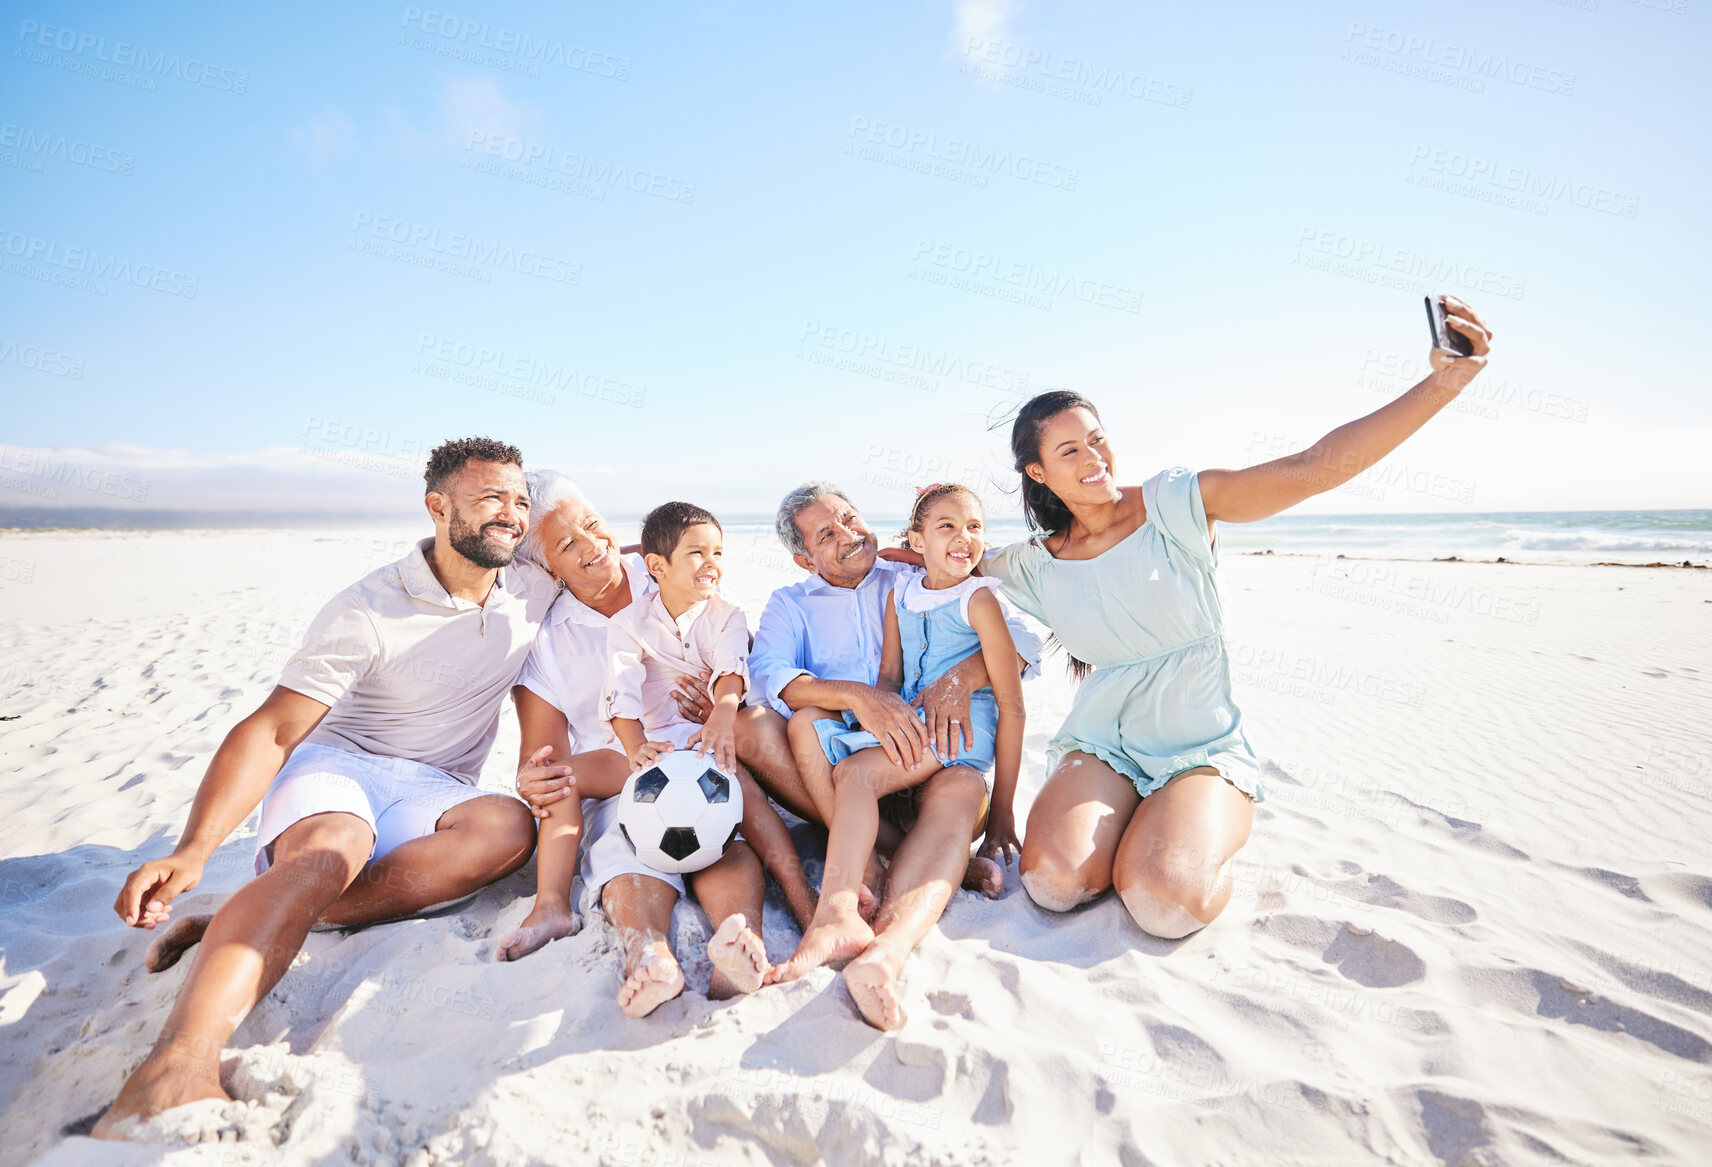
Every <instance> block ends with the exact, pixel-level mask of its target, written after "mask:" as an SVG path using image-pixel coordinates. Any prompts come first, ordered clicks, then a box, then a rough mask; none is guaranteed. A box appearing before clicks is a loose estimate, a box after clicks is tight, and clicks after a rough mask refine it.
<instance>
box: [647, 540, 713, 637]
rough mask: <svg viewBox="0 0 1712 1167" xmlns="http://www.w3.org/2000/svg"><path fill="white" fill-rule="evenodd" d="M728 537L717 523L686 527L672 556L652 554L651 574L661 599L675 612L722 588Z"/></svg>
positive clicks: (677, 612) (669, 609) (650, 555)
mask: <svg viewBox="0 0 1712 1167" xmlns="http://www.w3.org/2000/svg"><path fill="white" fill-rule="evenodd" d="M724 558H725V536H724V535H722V534H721V533H720V530H719V527H718V526H717V525H716V524H714V523H696V524H694V525H692V526H689V527H685V528H684V533H683V534H682V535H680V536H678V545H677V547H676V548H674V549H673V551H672V555H671V558H669V559H668V558H667V557H666V556H664V555H654V554H649V556H648V573H649V574H650V575H652V576H653V577H654V579H655V581H656V582H658V583H659V585H660V600H661V602H662V603H664V604H665V605H666V610H667V611H669V612H671V613H672V615H674V616H676V615H679V614H680V613H681V612H682V611H683V610H684V609H686V608H689V607H692V606H694V605H695V604H698V603H700V602H701V601H703V600H705V599H708V598H710V597H711V596H712V595H713V594H714V593H715V592H717V591H718V590H719V580H720V577H721V575H722V574H723V569H722V566H721V565H722V562H723V560H724Z"/></svg>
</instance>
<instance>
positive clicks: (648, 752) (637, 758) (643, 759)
mask: <svg viewBox="0 0 1712 1167" xmlns="http://www.w3.org/2000/svg"><path fill="white" fill-rule="evenodd" d="M671 752H672V743H671V742H643V743H642V744H641V745H639V746H637V747H636V752H635V753H634V754H631V755H630V772H631V773H632V774H634V773H636V771H638V770H640V769H642V768H643V767H644V766H652V765H653V764H654V763H655V762H656V761H657V760H659V758H660V756H661V755H663V754H669V753H671Z"/></svg>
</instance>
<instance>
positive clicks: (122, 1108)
mask: <svg viewBox="0 0 1712 1167" xmlns="http://www.w3.org/2000/svg"><path fill="white" fill-rule="evenodd" d="M202 1068H203V1063H200V1062H198V1063H188V1062H181V1061H179V1060H177V1059H173V1058H171V1057H170V1056H169V1057H166V1058H150V1059H149V1061H147V1062H144V1063H143V1065H142V1066H140V1067H138V1069H137V1072H136V1073H134V1074H132V1075H131V1077H130V1079H129V1080H128V1081H126V1083H125V1086H124V1088H123V1089H122V1090H120V1091H119V1096H118V1097H117V1098H115V1099H113V1105H111V1106H109V1107H108V1108H107V1113H106V1114H103V1115H102V1116H101V1118H100V1121H98V1122H97V1123H96V1124H95V1127H94V1129H93V1130H91V1131H90V1132H89V1134H90V1137H92V1138H97V1139H115V1140H117V1139H131V1138H137V1137H138V1136H144V1137H150V1136H153V1135H154V1134H155V1133H156V1124H157V1123H159V1122H161V1121H162V1120H167V1119H176V1120H178V1121H177V1122H175V1123H174V1124H173V1126H174V1129H175V1130H176V1129H178V1128H179V1127H180V1126H182V1127H184V1128H186V1129H187V1130H188V1133H187V1134H185V1135H183V1136H178V1135H172V1136H165V1137H171V1138H173V1139H174V1141H177V1142H185V1143H196V1142H215V1141H219V1138H220V1133H221V1130H222V1125H221V1124H220V1123H219V1122H218V1121H213V1122H209V1121H206V1120H208V1119H209V1118H211V1117H212V1118H214V1119H216V1120H217V1119H218V1113H217V1110H216V1108H214V1107H210V1106H208V1105H207V1104H208V1103H219V1104H220V1105H221V1106H222V1107H223V1106H225V1105H226V1104H227V1103H230V1102H231V1101H232V1099H231V1096H230V1095H228V1094H227V1093H226V1091H225V1090H223V1089H222V1088H221V1086H220V1076H219V1072H218V1069H217V1068H213V1069H210V1070H209V1072H206V1073H203V1072H199V1071H200V1070H201V1069H202ZM192 1104H197V1105H198V1109H197V1110H196V1111H195V1112H194V1113H192V1112H186V1113H185V1114H182V1115H176V1116H174V1115H172V1114H171V1113H170V1112H172V1111H173V1110H175V1109H177V1108H180V1107H185V1106H190V1105H192ZM145 1127H146V1128H147V1129H146V1130H145V1129H144V1128H145ZM192 1128H194V1129H192Z"/></svg>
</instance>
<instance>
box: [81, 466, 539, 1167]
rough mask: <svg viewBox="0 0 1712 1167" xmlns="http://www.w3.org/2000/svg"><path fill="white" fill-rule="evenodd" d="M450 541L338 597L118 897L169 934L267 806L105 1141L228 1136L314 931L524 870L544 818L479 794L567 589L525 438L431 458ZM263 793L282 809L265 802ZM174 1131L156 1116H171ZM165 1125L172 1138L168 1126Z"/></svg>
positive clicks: (167, 950) (137, 920) (416, 908)
mask: <svg viewBox="0 0 1712 1167" xmlns="http://www.w3.org/2000/svg"><path fill="white" fill-rule="evenodd" d="M425 477H426V479H427V493H426V498H425V500H424V501H425V503H426V505H427V508H428V513H429V515H430V516H432V518H433V520H434V536H433V538H431V539H424V540H422V541H421V542H420V543H419V544H417V546H416V547H415V548H413V549H412V550H411V552H410V554H409V555H406V556H405V557H404V558H403V559H401V560H399V561H398V562H397V563H393V564H390V565H388V566H386V567H383V568H381V569H380V570H378V571H375V572H373V573H371V574H370V575H368V576H367V577H365V578H364V579H362V580H359V581H358V582H357V583H355V584H352V585H351V586H350V587H349V588H346V589H345V590H344V591H343V592H341V593H340V594H339V595H338V596H336V597H334V598H333V600H332V601H331V602H330V603H328V604H327V606H326V607H324V608H323V609H322V610H321V612H320V614H319V615H318V616H316V618H315V620H314V621H313V623H311V625H310V627H309V632H308V635H307V636H306V637H305V638H304V642H303V647H302V648H301V649H299V650H298V652H297V654H296V655H295V656H293V657H292V658H291V660H290V661H289V662H287V664H286V666H285V670H284V673H283V675H282V676H281V677H280V682H279V685H278V687H276V688H275V689H274V690H273V692H272V693H271V694H270V695H269V696H268V698H267V700H266V701H264V702H263V703H262V705H261V707H260V708H259V709H257V710H256V711H255V712H254V713H252V714H251V715H250V716H249V717H247V718H245V719H244V720H243V721H241V722H239V723H238V725H237V726H236V727H235V728H234V729H233V730H232V731H231V733H229V734H227V735H226V740H225V741H224V742H223V743H222V744H221V746H220V748H219V750H218V751H216V753H215V755H214V758H213V761H212V762H210V763H209V766H208V772H207V775H206V776H205V777H204V778H203V780H202V785H201V786H200V788H198V790H197V792H196V800H195V802H194V803H193V804H192V806H191V809H190V819H189V822H188V824H187V825H186V827H185V831H184V835H183V837H182V838H181V839H180V840H179V843H178V847H177V848H176V849H175V850H174V851H173V853H172V854H171V855H170V856H168V857H166V858H165V859H154V860H150V861H149V862H147V863H145V864H143V865H142V866H141V867H139V868H138V869H137V870H136V871H134V872H132V873H131V876H130V878H129V879H127V880H126V881H125V886H124V888H123V890H121V891H120V893H119V898H118V900H117V901H115V903H114V905H113V907H114V910H115V911H117V912H118V913H119V915H120V917H121V918H122V919H124V921H125V923H127V924H130V925H132V926H134V927H138V928H148V929H153V928H155V927H156V926H158V925H161V924H164V923H166V922H167V919H168V916H169V915H170V913H171V911H172V903H173V900H174V899H175V898H176V897H177V896H179V895H181V894H182V893H184V892H186V891H188V890H189V889H191V888H193V887H195V886H196V884H197V882H198V881H199V880H200V879H201V878H202V871H203V866H204V864H205V863H206V862H207V861H208V859H209V857H210V856H212V854H213V853H214V850H215V848H217V847H218V846H219V845H220V844H221V842H223V841H224V840H225V838H226V836H227V835H228V834H230V833H231V832H232V831H233V830H234V829H235V828H236V827H237V826H238V825H239V824H240V823H242V822H243V821H244V820H245V819H246V818H247V817H248V816H249V814H250V812H251V811H252V810H254V809H255V807H256V804H257V803H258V802H259V803H261V806H262V810H261V818H260V823H259V827H258V830H257V836H256V844H257V850H256V860H255V867H256V878H254V879H252V880H251V881H250V882H249V883H247V884H245V885H244V886H243V887H242V888H240V889H239V890H238V891H237V892H236V893H234V894H233V896H232V897H231V898H230V899H229V900H227V901H226V903H225V904H224V905H223V906H222V907H221V908H220V910H219V911H218V912H217V913H215V914H214V915H213V916H197V917H189V918H185V919H181V920H179V921H178V922H176V923H175V924H173V925H172V926H171V927H170V928H168V929H167V930H166V931H165V932H164V933H163V934H162V935H161V937H160V938H159V939H157V940H156V941H155V942H154V943H153V944H152V945H151V946H150V947H149V951H148V953H147V955H146V956H145V957H144V964H145V965H146V967H147V968H148V969H149V971H151V972H159V971H161V970H162V969H165V968H168V967H170V966H171V965H172V964H174V963H175V962H176V961H177V960H178V959H179V957H180V956H182V955H183V954H184V952H185V951H186V950H187V949H188V948H190V947H191V946H192V945H194V944H197V943H198V942H199V941H200V943H201V948H200V950H199V951H198V953H197V956H196V961H195V963H194V965H193V966H192V968H191V970H190V975H189V976H188V977H187V978H186V980H185V982H184V985H183V987H182V988H181V989H180V990H179V995H178V1000H177V1002H176V1003H175V1004H174V1006H173V1009H172V1013H171V1015H170V1016H169V1017H168V1018H167V1022H166V1026H165V1028H164V1029H163V1030H162V1031H161V1035H160V1038H159V1039H158V1040H157V1041H156V1042H155V1044H154V1048H153V1050H152V1051H151V1052H150V1053H149V1056H148V1058H147V1059H146V1060H145V1061H144V1062H143V1064H142V1065H141V1066H139V1067H138V1068H137V1069H136V1071H135V1072H133V1073H132V1074H131V1076H130V1078H129V1079H128V1080H127V1081H126V1082H125V1085H124V1087H123V1088H122V1089H121V1090H120V1091H119V1096H118V1098H117V1099H115V1100H114V1102H113V1105H112V1106H111V1107H110V1108H109V1109H108V1111H107V1113H106V1114H105V1115H103V1116H102V1118H101V1120H100V1122H99V1123H97V1124H96V1126H95V1129H94V1131H93V1132H92V1133H93V1134H94V1135H95V1136H96V1137H98V1138H125V1137H128V1136H129V1135H134V1134H138V1133H144V1132H141V1131H139V1130H138V1127H139V1126H140V1124H141V1123H144V1122H147V1121H148V1120H150V1119H152V1118H154V1117H155V1116H157V1115H160V1114H161V1113H162V1112H163V1111H166V1110H169V1109H171V1108H173V1107H181V1106H186V1104H190V1103H202V1104H203V1106H201V1107H198V1108H191V1109H187V1110H186V1111H184V1112H183V1113H182V1116H181V1118H180V1117H169V1119H168V1120H167V1121H168V1122H169V1123H170V1124H175V1125H174V1132H175V1133H176V1132H178V1129H179V1128H180V1127H183V1128H185V1132H186V1133H189V1134H190V1135H191V1136H192V1137H193V1138H195V1137H201V1138H207V1137H218V1136H219V1135H220V1134H221V1133H222V1131H221V1130H220V1129H219V1128H220V1127H221V1126H222V1122H221V1119H220V1114H219V1112H220V1110H221V1109H222V1108H221V1106H220V1105H219V1104H222V1103H225V1102H227V1101H229V1099H228V1096H227V1095H226V1093H225V1091H224V1090H223V1089H222V1087H221V1083H220V1073H219V1071H220V1053H221V1050H222V1049H223V1047H224V1046H225V1044H226V1041H227V1039H228V1038H230V1037H231V1035H232V1031H233V1030H234V1029H236V1028H237V1025H238V1023H239V1022H240V1021H241V1020H242V1019H243V1018H244V1016H245V1015H246V1014H247V1013H249V1011H250V1010H251V1009H252V1008H254V1007H255V1005H256V1003H257V1002H258V1001H260V1000H261V999H262V998H263V997H264V996H265V995H266V994H267V993H268V991H269V990H270V989H271V988H272V987H273V986H274V983H275V982H277V981H278V980H279V978H280V977H281V975H283V974H284V972H285V970H286V969H287V968H288V967H289V966H290V964H291V962H292V959H293V958H294V957H295V956H296V955H297V952H298V950H299V948H301V946H302V944H303V940H304V937H305V936H306V935H307V934H308V932H309V930H310V928H311V927H312V926H325V927H355V926H360V925H364V924H373V923H378V922H380V921H383V920H394V919H399V918H401V917H406V916H411V915H415V914H417V913H420V912H422V911H424V910H427V909H429V908H431V907H434V906H438V905H445V904H448V903H451V902H455V901H457V900H460V899H463V898H465V897H468V896H470V895H473V894H474V893H475V892H476V891H478V890H479V889H480V888H482V887H484V886H486V885H487V884H489V883H492V882H493V881H494V880H496V879H499V878H501V877H502V876H505V875H508V874H510V873H511V872H513V871H515V870H517V869H518V868H519V867H521V866H522V865H523V863H524V861H525V860H527V859H528V858H529V855H530V852H531V851H532V849H533V848H534V844H535V829H534V820H533V818H532V817H531V816H530V813H529V811H528V809H527V807H525V806H524V804H523V803H521V802H519V801H517V800H516V799H513V798H508V797H505V796H503V795H493V794H487V793H484V792H483V791H481V790H479V789H477V787H476V785H475V784H476V782H477V781H478V780H479V778H480V776H481V769H482V764H483V763H484V762H485V761H486V759H487V754H488V751H489V749H490V748H491V747H492V745H493V741H494V737H495V736H496V734H497V732H498V729H499V712H500V703H501V701H503V699H504V697H505V695H506V693H507V692H508V691H509V690H510V689H511V686H512V684H513V682H515V681H516V679H517V674H518V672H519V671H520V670H521V668H522V667H523V662H524V660H525V659H526V658H527V657H528V655H529V650H530V647H531V646H532V645H533V643H534V640H535V633H536V630H537V629H538V628H539V627H540V624H541V620H542V618H543V616H545V614H546V612H547V609H548V607H549V606H550V605H551V603H552V601H553V597H554V591H553V588H552V586H551V581H550V580H548V578H547V577H546V575H545V573H543V572H541V571H540V570H539V569H537V568H535V567H533V566H531V565H528V564H525V563H522V562H518V563H515V564H514V563H513V562H512V556H513V555H515V554H516V552H517V548H518V546H519V544H520V542H521V540H522V538H523V533H524V531H525V530H526V529H527V527H528V522H529V493H528V489H527V487H526V486H525V485H524V480H523V459H522V456H521V455H520V454H519V453H518V451H517V449H516V447H514V446H508V445H506V444H504V443H503V442H497V441H494V440H492V439H490V438H465V439H462V440H459V441H451V442H446V443H445V444H443V445H441V446H440V447H439V448H437V449H436V450H434V451H433V452H432V453H431V454H430V455H429V456H428V466H427V471H426V474H425ZM264 795H265V798H264ZM152 1125H153V1126H159V1124H152ZM157 1133H158V1132H157Z"/></svg>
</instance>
